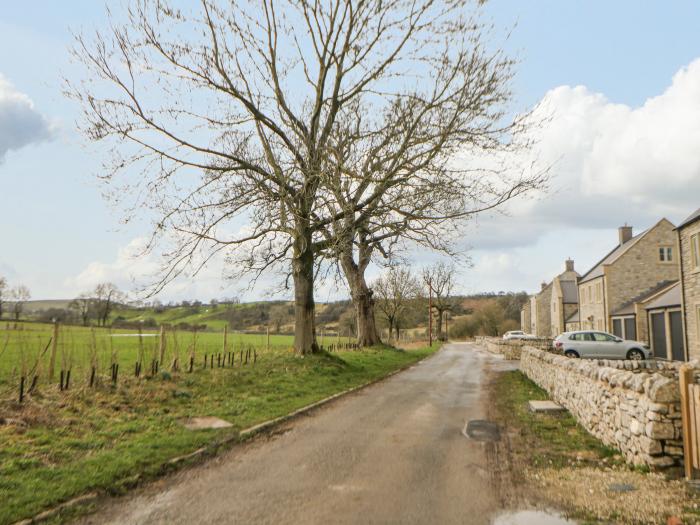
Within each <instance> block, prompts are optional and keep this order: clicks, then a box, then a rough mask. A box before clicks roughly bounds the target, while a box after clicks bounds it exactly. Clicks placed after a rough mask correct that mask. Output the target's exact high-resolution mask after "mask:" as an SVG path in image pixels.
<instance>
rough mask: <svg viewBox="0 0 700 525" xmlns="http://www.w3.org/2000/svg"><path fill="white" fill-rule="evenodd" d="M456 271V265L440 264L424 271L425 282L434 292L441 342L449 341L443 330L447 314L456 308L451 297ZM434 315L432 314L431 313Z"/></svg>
mask: <svg viewBox="0 0 700 525" xmlns="http://www.w3.org/2000/svg"><path fill="white" fill-rule="evenodd" d="M455 275H456V270H455V267H454V264H448V263H445V262H439V263H436V264H434V265H433V266H431V267H429V268H426V269H424V270H423V281H424V282H425V284H426V286H428V287H429V289H431V290H432V293H433V301H432V307H433V310H434V311H435V313H436V316H437V326H436V337H437V339H438V340H440V341H444V340H445V339H447V334H446V333H444V332H443V330H442V323H443V320H444V316H445V312H448V311H450V310H452V309H453V308H454V298H453V297H451V295H452V292H453V289H454V285H455ZM431 315H432V312H431Z"/></svg>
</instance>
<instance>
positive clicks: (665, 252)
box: [659, 246, 673, 262]
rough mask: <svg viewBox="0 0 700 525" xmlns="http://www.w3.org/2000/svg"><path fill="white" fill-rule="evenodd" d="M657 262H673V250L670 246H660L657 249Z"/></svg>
mask: <svg viewBox="0 0 700 525" xmlns="http://www.w3.org/2000/svg"><path fill="white" fill-rule="evenodd" d="M659 261H661V262H672V261H673V248H672V247H671V246H661V247H660V248H659Z"/></svg>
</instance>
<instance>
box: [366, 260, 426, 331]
mask: <svg viewBox="0 0 700 525" xmlns="http://www.w3.org/2000/svg"><path fill="white" fill-rule="evenodd" d="M372 289H373V290H374V292H375V295H376V304H377V308H378V309H379V312H380V313H381V314H382V315H383V316H384V318H385V319H386V322H387V324H388V325H389V339H391V337H392V331H393V330H394V329H396V338H397V339H398V337H399V326H400V321H401V317H402V316H403V314H404V312H405V311H406V309H407V308H408V306H409V305H410V303H411V302H412V301H414V300H415V299H417V298H418V297H419V296H420V284H419V282H418V280H417V279H416V278H415V276H414V275H413V274H412V273H411V270H410V269H409V268H405V267H396V266H392V267H391V268H389V271H388V272H386V274H384V275H382V276H381V277H379V278H378V279H377V280H375V281H374V283H373V284H372Z"/></svg>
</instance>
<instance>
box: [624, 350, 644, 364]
mask: <svg viewBox="0 0 700 525" xmlns="http://www.w3.org/2000/svg"><path fill="white" fill-rule="evenodd" d="M627 359H630V360H632V361H643V360H644V353H643V352H642V351H641V350H637V349H636V348H633V349H632V350H630V351H629V352H627Z"/></svg>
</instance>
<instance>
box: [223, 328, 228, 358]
mask: <svg viewBox="0 0 700 525" xmlns="http://www.w3.org/2000/svg"><path fill="white" fill-rule="evenodd" d="M227 346H228V325H224V346H223V352H224V353H226V347H227Z"/></svg>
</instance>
